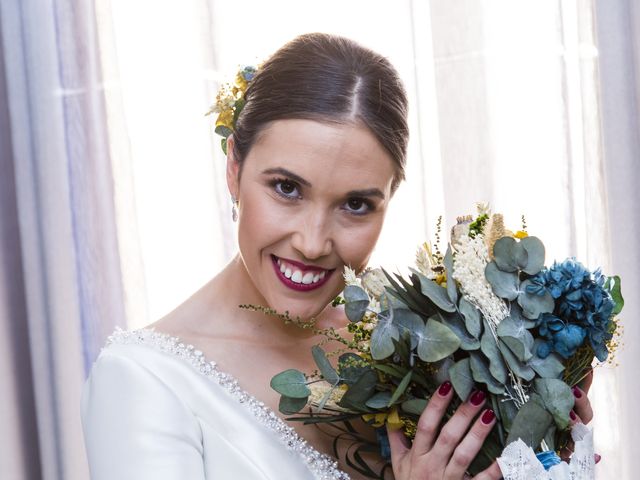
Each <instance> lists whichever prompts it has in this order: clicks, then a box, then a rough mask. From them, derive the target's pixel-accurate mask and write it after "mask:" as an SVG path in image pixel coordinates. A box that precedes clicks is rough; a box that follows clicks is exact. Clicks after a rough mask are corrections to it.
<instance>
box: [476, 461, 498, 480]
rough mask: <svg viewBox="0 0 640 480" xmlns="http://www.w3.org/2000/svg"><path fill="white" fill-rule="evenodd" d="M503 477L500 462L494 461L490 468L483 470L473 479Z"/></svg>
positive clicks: (495, 479) (492, 479) (490, 479)
mask: <svg viewBox="0 0 640 480" xmlns="http://www.w3.org/2000/svg"><path fill="white" fill-rule="evenodd" d="M501 478H502V472H501V471H500V467H499V466H498V462H493V463H492V464H491V466H490V467H489V468H487V469H486V470H483V471H481V472H480V473H479V474H477V475H476V476H475V477H473V480H500V479H501Z"/></svg>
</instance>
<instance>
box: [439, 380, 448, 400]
mask: <svg viewBox="0 0 640 480" xmlns="http://www.w3.org/2000/svg"><path fill="white" fill-rule="evenodd" d="M450 391H451V382H448V381H447V382H444V383H443V384H442V385H440V388H439V389H438V394H439V395H440V396H441V397H446V396H447V395H449V392H450Z"/></svg>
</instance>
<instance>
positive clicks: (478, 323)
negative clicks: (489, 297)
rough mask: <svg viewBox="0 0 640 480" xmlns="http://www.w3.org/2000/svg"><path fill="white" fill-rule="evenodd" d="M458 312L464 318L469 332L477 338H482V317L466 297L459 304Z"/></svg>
mask: <svg viewBox="0 0 640 480" xmlns="http://www.w3.org/2000/svg"><path fill="white" fill-rule="evenodd" d="M458 310H459V311H460V313H461V314H462V316H463V317H464V323H465V325H466V327H467V331H468V332H469V333H470V334H471V335H472V336H473V337H475V338H480V333H481V332H482V319H481V317H480V310H478V309H477V308H476V307H475V306H474V305H472V304H471V303H470V302H469V301H467V300H466V299H465V298H464V297H462V298H461V299H460V303H458Z"/></svg>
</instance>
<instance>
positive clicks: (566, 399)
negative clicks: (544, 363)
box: [533, 378, 575, 430]
mask: <svg viewBox="0 0 640 480" xmlns="http://www.w3.org/2000/svg"><path fill="white" fill-rule="evenodd" d="M533 386H534V388H535V390H536V392H537V393H538V394H539V395H540V398H542V401H543V402H544V406H545V407H546V409H547V410H548V411H549V413H551V415H553V419H554V420H555V422H556V425H557V426H558V428H559V429H560V430H564V429H565V428H567V427H568V426H569V412H570V411H571V409H572V408H573V405H574V404H575V397H574V396H573V392H572V391H571V388H570V387H569V385H567V384H566V383H564V382H563V381H562V380H558V379H556V378H537V379H536V380H535V381H534V382H533Z"/></svg>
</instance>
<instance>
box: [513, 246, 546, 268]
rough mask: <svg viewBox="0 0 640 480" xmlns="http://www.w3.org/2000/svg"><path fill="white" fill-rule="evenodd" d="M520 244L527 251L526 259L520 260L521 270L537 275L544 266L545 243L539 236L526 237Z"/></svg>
mask: <svg viewBox="0 0 640 480" xmlns="http://www.w3.org/2000/svg"><path fill="white" fill-rule="evenodd" d="M520 246H521V247H522V248H523V249H524V250H525V251H526V252H527V256H526V261H524V262H522V261H520V262H518V266H519V267H520V270H522V271H524V272H525V273H528V274H529V275H535V274H537V273H538V272H540V270H542V269H543V268H544V255H545V251H544V244H543V243H542V242H541V241H540V239H539V238H538V237H525V238H523V239H522V240H520Z"/></svg>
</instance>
